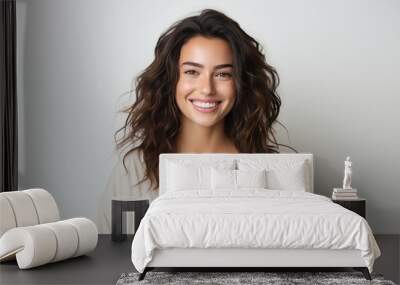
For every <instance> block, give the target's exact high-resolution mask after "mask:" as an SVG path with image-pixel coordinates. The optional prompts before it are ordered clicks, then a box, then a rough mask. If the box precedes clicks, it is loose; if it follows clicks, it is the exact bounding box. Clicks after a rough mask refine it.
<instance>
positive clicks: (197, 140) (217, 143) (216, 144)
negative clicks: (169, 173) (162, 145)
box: [176, 120, 239, 153]
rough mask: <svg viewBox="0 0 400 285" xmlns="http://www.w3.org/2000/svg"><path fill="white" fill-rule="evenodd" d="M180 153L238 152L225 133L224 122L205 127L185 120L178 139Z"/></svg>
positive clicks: (177, 148) (177, 146)
mask: <svg viewBox="0 0 400 285" xmlns="http://www.w3.org/2000/svg"><path fill="white" fill-rule="evenodd" d="M176 152H178V153H238V152H239V151H238V150H237V148H236V147H235V145H234V143H233V142H232V141H231V140H230V139H229V138H228V137H227V136H226V135H225V132H224V122H221V123H220V124H217V125H215V126H212V127H203V126H200V125H198V124H194V123H193V122H191V121H186V120H183V122H182V125H181V129H180V131H179V134H178V137H177V140H176Z"/></svg>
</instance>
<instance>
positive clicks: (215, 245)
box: [131, 154, 380, 280]
mask: <svg viewBox="0 0 400 285" xmlns="http://www.w3.org/2000/svg"><path fill="white" fill-rule="evenodd" d="M159 162H160V163H159V174H160V187H159V197H158V198H157V199H155V200H154V201H153V202H152V203H151V205H150V208H149V209H148V211H147V213H146V215H145V216H144V218H143V219H142V221H141V223H140V225H139V228H138V229H137V231H136V234H135V236H134V239H133V242H132V255H131V256H132V262H133V264H134V266H135V268H136V269H137V270H138V271H139V272H140V273H141V274H140V276H139V280H141V279H143V278H144V277H145V274H146V272H148V271H149V270H151V269H154V268H161V267H162V268H172V267H178V268H183V267H196V268H199V267H207V268H209V267H224V268H226V267H229V268H237V269H238V270H241V271H243V270H245V269H244V268H254V267H257V268H266V267H268V268H270V267H301V268H304V267H318V268H320V267H352V268H355V269H357V270H360V271H362V272H363V274H364V276H365V278H366V279H369V280H370V279H371V277H370V272H372V270H373V263H374V261H375V259H376V258H377V257H379V255H380V250H379V247H378V246H377V244H376V241H375V239H374V237H373V234H372V231H371V229H370V227H369V225H368V223H367V222H366V220H365V219H364V218H362V217H361V216H359V215H357V214H355V213H353V212H351V211H349V210H347V209H345V208H343V207H341V206H340V205H338V204H335V203H333V202H332V201H331V200H330V199H329V198H327V197H324V196H321V195H317V194H314V189H313V188H314V185H313V184H314V183H313V181H314V176H313V175H314V167H313V155H312V154H161V155H160V161H159Z"/></svg>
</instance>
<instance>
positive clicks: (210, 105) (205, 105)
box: [192, 101, 217, 109]
mask: <svg viewBox="0 0 400 285" xmlns="http://www.w3.org/2000/svg"><path fill="white" fill-rule="evenodd" d="M192 103H193V105H196V106H197V107H200V108H205V109H211V108H214V107H215V106H217V103H216V102H214V103H211V102H210V103H208V102H201V101H192Z"/></svg>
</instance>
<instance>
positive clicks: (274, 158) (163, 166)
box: [159, 153, 314, 195]
mask: <svg viewBox="0 0 400 285" xmlns="http://www.w3.org/2000/svg"><path fill="white" fill-rule="evenodd" d="M240 159H242V160H243V159H246V160H249V159H254V160H255V161H265V162H268V163H271V162H272V163H274V162H286V161H304V162H305V165H306V170H307V171H306V176H307V177H306V179H307V180H308V188H307V189H306V191H307V192H311V193H313V192H314V163H313V154H311V153H279V154H277V153H239V154H227V153H204V154H198V153H163V154H160V161H159V175H160V177H159V178H160V185H159V194H160V195H161V194H163V193H165V185H166V179H167V164H168V161H180V162H182V161H186V160H187V161H188V162H191V163H193V162H195V163H196V162H198V163H201V164H210V165H212V164H213V163H218V162H220V161H221V160H223V161H228V162H229V161H232V163H235V165H237V162H238V161H239V160H240Z"/></svg>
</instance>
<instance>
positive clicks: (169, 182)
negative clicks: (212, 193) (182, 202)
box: [166, 160, 236, 191]
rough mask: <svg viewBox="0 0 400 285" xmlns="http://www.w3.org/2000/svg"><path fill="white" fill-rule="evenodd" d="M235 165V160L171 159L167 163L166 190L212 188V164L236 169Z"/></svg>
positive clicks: (219, 167) (215, 166)
mask: <svg viewBox="0 0 400 285" xmlns="http://www.w3.org/2000/svg"><path fill="white" fill-rule="evenodd" d="M235 165H236V162H235V161H221V160H215V161H197V162H193V161H190V160H169V161H168V162H167V165H166V167H167V174H168V175H167V177H166V190H167V191H184V190H193V189H196V190H211V166H213V167H214V168H217V169H234V168H235Z"/></svg>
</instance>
